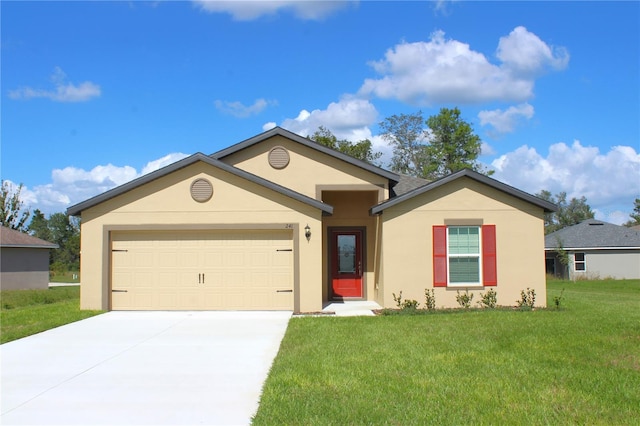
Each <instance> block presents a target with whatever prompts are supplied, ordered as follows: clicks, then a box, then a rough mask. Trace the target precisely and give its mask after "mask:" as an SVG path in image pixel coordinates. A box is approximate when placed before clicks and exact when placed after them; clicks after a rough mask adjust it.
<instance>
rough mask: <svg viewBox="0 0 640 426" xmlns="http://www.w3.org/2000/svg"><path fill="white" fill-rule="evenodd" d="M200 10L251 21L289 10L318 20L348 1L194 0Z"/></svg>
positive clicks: (303, 17)
mask: <svg viewBox="0 0 640 426" xmlns="http://www.w3.org/2000/svg"><path fill="white" fill-rule="evenodd" d="M193 3H194V4H195V5H196V6H197V7H199V8H200V9H201V10H203V11H205V12H209V13H228V14H230V15H231V16H233V18H234V19H236V20H238V21H251V20H254V19H258V18H260V17H262V16H269V15H276V14H278V12H280V11H289V12H292V13H293V15H294V16H295V17H296V18H298V19H303V20H315V21H319V20H322V19H324V18H326V17H327V16H329V15H331V14H332V13H334V12H335V11H337V10H339V9H342V8H344V7H346V6H347V5H348V4H349V3H351V2H348V1H322V0H320V1H308V0H307V1H300V0H280V1H269V0H257V1H217V0H194V1H193Z"/></svg>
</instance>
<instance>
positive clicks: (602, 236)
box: [544, 219, 640, 250]
mask: <svg viewBox="0 0 640 426" xmlns="http://www.w3.org/2000/svg"><path fill="white" fill-rule="evenodd" d="M544 247H545V249H546V250H553V249H556V248H560V247H562V248H564V249H603V248H604V249H607V248H609V249H611V248H640V231H638V230H635V229H631V228H627V227H625V226H619V225H614V224H612V223H607V222H602V221H600V220H595V219H587V220H584V221H582V222H580V223H578V224H577V225H573V226H568V227H566V228H563V229H560V230H558V231H555V232H552V233H551V234H549V235H547V236H546V237H544Z"/></svg>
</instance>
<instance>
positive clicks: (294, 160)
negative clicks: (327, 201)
mask: <svg viewBox="0 0 640 426" xmlns="http://www.w3.org/2000/svg"><path fill="white" fill-rule="evenodd" d="M276 146H282V147H284V148H285V149H286V150H287V151H288V152H289V157H290V160H289V164H288V165H287V167H285V168H284V169H275V168H273V167H271V165H269V159H268V155H269V152H270V151H271V150H272V149H273V148H274V147H276ZM222 161H224V162H225V163H227V164H230V165H232V166H234V167H237V168H239V169H242V170H245V171H247V172H249V173H252V174H254V175H257V176H260V177H261V178H263V179H266V180H269V181H271V182H275V183H277V184H279V185H282V186H284V187H287V188H290V189H292V190H294V191H296V192H299V193H301V194H304V195H306V196H308V197H311V198H316V199H320V196H319V195H320V194H319V191H318V188H319V187H323V186H328V185H339V186H344V187H353V186H354V185H364V186H365V187H366V186H369V187H373V189H375V188H379V189H380V188H382V189H383V190H384V193H383V198H382V199H386V198H388V196H389V191H388V189H389V188H388V186H389V182H388V180H387V179H385V178H384V177H382V176H378V175H376V174H374V173H371V172H368V171H366V170H364V169H361V168H359V167H356V166H353V165H351V164H349V163H347V162H345V161H342V160H339V159H337V158H333V157H331V156H329V155H326V154H323V153H321V152H319V151H316V150H314V149H311V148H309V147H306V146H304V145H301V144H299V143H297V142H294V141H291V140H289V139H287V138H284V137H282V136H274V137H273V138H270V139H267V140H265V141H263V142H261V143H259V144H256V145H253V146H251V147H248V148H245V149H243V150H241V151H238V152H236V153H234V154H231V155H229V156H228V157H225V158H223V159H222ZM369 207H371V206H369Z"/></svg>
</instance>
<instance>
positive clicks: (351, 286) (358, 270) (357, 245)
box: [329, 228, 364, 299]
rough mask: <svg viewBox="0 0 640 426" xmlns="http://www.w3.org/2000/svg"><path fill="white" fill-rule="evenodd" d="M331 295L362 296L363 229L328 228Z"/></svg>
mask: <svg viewBox="0 0 640 426" xmlns="http://www.w3.org/2000/svg"><path fill="white" fill-rule="evenodd" d="M329 237H330V250H331V257H330V259H331V265H330V266H331V293H332V294H331V296H332V297H333V298H334V299H342V298H349V297H356V298H359V297H362V274H363V267H364V265H363V250H364V245H363V241H362V239H363V231H362V230H360V229H353V228H350V229H347V228H341V229H330V230H329Z"/></svg>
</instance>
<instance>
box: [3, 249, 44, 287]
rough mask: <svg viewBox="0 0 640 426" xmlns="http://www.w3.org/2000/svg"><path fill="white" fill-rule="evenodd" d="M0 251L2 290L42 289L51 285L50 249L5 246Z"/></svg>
mask: <svg viewBox="0 0 640 426" xmlns="http://www.w3.org/2000/svg"><path fill="white" fill-rule="evenodd" d="M0 253H1V258H2V260H1V263H2V272H1V274H0V288H1V289H2V290H25V289H40V290H41V289H46V288H48V287H49V250H48V249H41V248H40V249H36V248H17V247H3V248H2V249H1V251H0Z"/></svg>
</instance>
